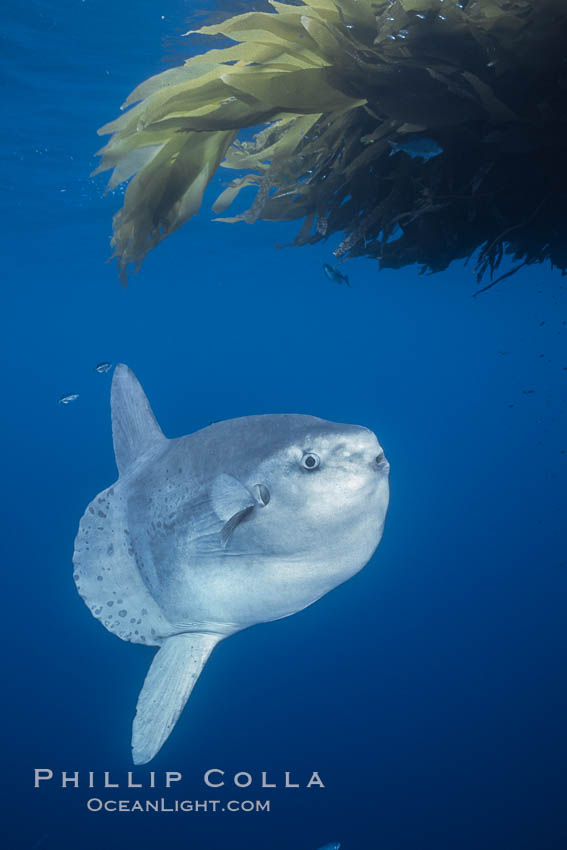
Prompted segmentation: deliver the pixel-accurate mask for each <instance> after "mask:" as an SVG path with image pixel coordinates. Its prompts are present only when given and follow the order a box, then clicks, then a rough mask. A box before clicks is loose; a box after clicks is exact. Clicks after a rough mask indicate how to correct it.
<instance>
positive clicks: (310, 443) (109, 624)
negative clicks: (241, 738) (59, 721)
mask: <svg viewBox="0 0 567 850" xmlns="http://www.w3.org/2000/svg"><path fill="white" fill-rule="evenodd" d="M111 407H112V436H113V441H114V451H115V455H116V464H117V466H118V473H119V476H118V481H117V482H116V484H113V485H112V487H109V488H108V489H106V490H103V492H102V493H100V494H99V495H98V496H97V497H96V498H95V499H94V500H93V501H92V502H91V504H90V505H89V506H88V508H87V510H86V511H85V514H84V516H83V518H82V519H81V522H80V525H79V532H78V534H77V538H76V540H75V552H74V556H73V562H74V566H75V571H74V578H75V581H76V584H77V589H78V591H79V593H80V595H81V596H82V597H83V599H84V601H85V602H86V604H87V605H88V607H89V608H90V610H91V612H92V614H93V615H94V616H95V617H96V618H97V619H98V620H100V621H101V622H102V624H103V625H104V626H105V627H106V628H107V629H108V630H109V631H111V632H112V633H113V634H115V635H118V637H120V638H122V639H123V640H126V641H132V642H133V643H143V644H150V645H153V646H158V647H159V650H158V652H157V653H156V655H155V656H154V659H153V661H152V664H151V667H150V669H149V671H148V674H147V676H146V680H145V682H144V685H143V687H142V690H141V693H140V696H139V698H138V705H137V709H136V716H135V718H134V723H133V729H132V753H133V759H134V763H135V764H145V763H146V762H148V761H150V760H151V759H152V758H153V757H154V756H155V755H156V753H157V752H158V751H159V750H160V748H161V746H162V745H163V743H164V741H165V740H166V739H167V737H168V736H169V734H170V732H171V731H172V729H173V727H174V726H175V723H176V722H177V720H178V718H179V715H180V714H181V711H182V709H183V707H184V705H185V703H186V702H187V699H188V698H189V695H190V693H191V691H192V689H193V686H194V685H195V682H196V681H197V678H198V676H199V674H200V673H201V670H202V669H203V667H204V665H205V663H206V661H207V659H208V657H209V655H210V654H211V651H212V650H213V648H214V647H215V646H216V644H217V643H219V641H221V640H223V638H226V637H228V636H229V635H232V634H234V633H235V632H238V631H240V630H241V629H245V628H247V627H248V626H253V625H254V624H255V623H264V622H268V621H270V620H278V619H280V618H281V617H289V616H290V614H294V613H295V612H296V611H301V610H302V609H303V608H306V607H307V606H308V605H311V604H312V603H313V602H315V601H316V600H317V599H319V598H320V597H321V596H323V595H324V594H325V593H328V591H329V590H332V589H333V588H334V587H336V586H337V585H339V584H341V583H342V582H343V581H346V579H348V578H350V577H351V576H353V575H354V574H355V573H357V572H358V571H359V570H360V569H362V567H364V565H365V564H366V563H367V562H368V561H369V560H370V558H371V556H372V554H373V552H374V550H375V549H376V547H377V545H378V543H379V541H380V538H381V536H382V530H383V527H384V520H385V515H386V510H387V506H388V471H389V464H388V462H387V461H386V459H385V457H384V452H383V451H382V449H381V448H380V445H379V443H378V440H377V439H376V437H375V436H374V434H373V433H372V431H369V430H368V429H367V428H362V427H359V426H357V425H338V424H336V423H335V422H327V421H325V420H324V419H317V418H316V417H314V416H300V415H295V414H278V415H265V416H246V417H243V418H241V419H231V420H228V421H226V422H217V423H214V424H212V425H210V426H209V427H208V428H204V429H203V430H201V431H197V432H196V433H195V434H190V435H188V436H186V437H179V438H177V439H172V440H169V439H166V438H165V437H164V435H163V434H162V432H161V430H160V427H159V425H158V424H157V422H156V420H155V418H154V415H153V413H152V410H151V408H150V405H149V402H148V400H147V398H146V396H145V395H144V391H143V390H142V387H141V386H140V384H139V383H138V381H137V380H136V378H135V376H134V374H133V373H132V372H131V371H130V369H128V367H127V366H124V365H118V366H117V367H116V369H115V372H114V378H113V381H112V390H111Z"/></svg>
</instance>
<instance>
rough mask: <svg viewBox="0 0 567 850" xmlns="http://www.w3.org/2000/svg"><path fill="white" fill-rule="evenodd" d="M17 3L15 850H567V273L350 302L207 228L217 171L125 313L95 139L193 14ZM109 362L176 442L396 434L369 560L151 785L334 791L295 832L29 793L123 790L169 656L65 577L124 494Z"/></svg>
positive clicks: (292, 267) (267, 252)
mask: <svg viewBox="0 0 567 850" xmlns="http://www.w3.org/2000/svg"><path fill="white" fill-rule="evenodd" d="M23 5H24V4H18V5H17V6H16V5H8V4H3V9H2V24H1V29H2V33H1V56H2V59H1V73H2V83H3V88H2V93H3V110H2V115H3V122H2V123H3V135H2V140H1V142H0V156H1V173H0V180H1V184H0V186H1V190H2V191H1V194H0V209H1V214H2V237H3V242H4V245H3V248H2V272H3V274H2V277H3V283H4V285H3V296H2V309H1V311H0V313H1V317H2V319H1V321H2V333H1V342H2V383H3V390H2V398H3V415H2V418H1V420H0V427H1V429H2V431H1V440H2V446H3V451H2V455H3V464H2V465H3V467H4V475H3V478H4V484H3V488H2V502H1V505H0V510H1V513H2V520H3V523H2V524H3V532H2V543H3V554H2V606H1V611H2V617H1V622H2V626H3V627H5V636H4V642H3V662H2V668H3V678H4V681H5V690H4V696H3V701H2V713H3V726H4V730H3V731H4V732H6V733H7V740H5V742H4V745H3V762H2V778H3V780H4V781H5V783H6V785H7V790H6V791H5V793H4V796H3V803H4V806H3V808H4V814H3V815H2V828H3V830H5V831H6V833H7V838H6V841H5V843H4V844H3V846H6V847H9V848H12V847H14V848H30V849H31V848H33V847H34V846H36V845H37V843H38V842H39V846H41V847H45V848H46V850H51V848H53V850H56V849H57V850H71V848H77V847H80V848H82V850H83V849H84V850H90V848H100V847H101V846H102V847H105V848H108V850H119V848H120V850H121V848H123V847H139V848H148V849H149V848H152V850H153V848H155V847H158V846H159V847H163V846H166V845H169V844H171V845H173V846H175V847H186V848H196V850H210V848H212V849H213V850H217V848H218V850H221V848H223V850H224V848H227V847H230V848H231V850H264V848H268V847H269V848H271V850H292V848H293V850H315V848H317V847H319V846H320V845H322V844H324V843H325V842H327V841H330V840H341V841H342V842H343V848H344V850H362V848H368V847H371V848H383V850H405V848H420V850H422V848H423V850H429V848H431V850H457V848H458V850H473V848H474V850H478V848H483V850H492V849H493V848H494V850H507V848H510V850H560V849H561V848H565V847H566V846H567V813H566V807H565V796H566V779H565V763H566V757H567V737H566V732H565V725H566V716H567V692H566V689H565V677H566V668H567V640H566V631H567V629H566V622H565V609H566V603H567V553H566V552H565V527H564V521H565V507H566V504H565V503H566V496H565V466H566V464H567V454H566V452H567V433H566V404H565V399H566V389H565V387H566V382H567V352H566V349H565V341H566V339H567V330H566V328H565V318H566V315H567V314H566V310H565V297H566V290H565V284H564V283H563V282H562V279H561V277H560V276H559V274H557V273H552V272H550V270H549V269H548V268H546V267H534V268H532V269H529V270H524V271H522V272H521V273H520V274H518V275H517V276H516V277H514V278H512V279H509V280H507V281H505V282H503V283H502V284H501V285H499V286H498V287H496V288H495V289H493V290H491V291H490V292H489V293H487V294H485V295H482V296H480V297H479V298H476V299H473V298H472V297H471V296H472V294H473V292H474V291H475V284H474V276H473V273H472V270H471V269H470V268H463V267H461V266H455V267H454V268H452V269H451V270H449V271H448V272H446V273H444V274H442V275H437V276H433V277H419V276H418V275H417V272H416V271H415V270H413V269H411V270H406V271H401V272H388V273H379V272H378V270H377V267H376V265H375V264H373V263H372V262H370V261H362V260H359V261H356V262H351V263H349V264H348V265H347V266H345V267H344V268H345V270H346V271H348V272H349V274H350V277H351V281H352V288H351V289H346V288H345V287H337V286H335V285H334V284H332V283H330V282H329V281H328V280H327V279H326V278H325V277H324V275H323V273H322V264H323V263H324V262H329V261H332V255H331V250H332V248H333V247H334V244H335V243H333V244H331V243H329V244H327V245H319V246H316V247H314V248H305V249H290V250H285V251H277V250H275V248H274V244H275V243H277V242H285V241H289V239H290V238H291V237H292V236H293V234H294V233H295V230H296V229H297V225H291V226H283V225H281V226H280V225H267V224H262V223H259V224H257V225H254V226H253V227H250V226H247V225H245V224H240V225H226V224H219V223H213V222H211V218H212V215H211V213H210V202H211V199H212V198H214V197H215V194H217V193H218V190H219V187H220V185H221V183H222V181H223V180H226V179H227V177H226V175H223V174H220V175H217V177H215V179H214V182H213V185H212V187H211V191H210V192H209V193H208V195H207V203H206V204H205V206H204V208H203V211H202V213H201V214H200V216H199V217H198V218H197V219H196V220H194V221H193V222H191V223H190V224H189V225H188V226H186V227H184V228H183V230H182V231H180V232H179V233H177V234H176V235H175V236H174V237H172V238H171V239H169V240H167V242H166V243H164V244H163V245H162V246H160V247H159V248H158V249H157V250H156V251H155V252H153V254H152V255H151V256H150V257H149V258H148V260H147V262H146V264H145V266H144V269H143V271H142V272H141V274H139V275H138V276H135V277H134V278H133V279H132V281H131V286H130V289H129V290H128V291H126V290H124V289H123V288H122V287H120V286H119V284H118V280H117V277H116V274H115V269H114V267H113V266H112V265H105V260H106V259H107V256H108V253H109V250H108V236H109V232H110V223H111V216H112V213H113V212H114V211H115V210H116V209H117V208H118V206H119V203H120V194H119V192H116V193H114V194H113V195H111V196H106V197H105V198H103V197H102V193H103V189H104V185H105V181H104V177H102V178H100V177H99V178H96V179H95V180H91V179H89V178H88V174H89V172H90V171H91V170H92V168H93V167H94V165H95V160H94V157H93V152H94V151H95V150H96V148H97V146H100V143H98V144H97V138H96V136H95V131H96V128H97V127H98V126H100V125H101V124H103V123H105V122H106V121H108V120H109V119H111V118H112V117H114V116H115V115H116V113H117V109H118V106H119V104H120V103H121V102H122V101H123V100H124V98H125V96H126V95H127V94H128V93H129V91H130V90H131V89H132V88H133V87H134V85H135V84H137V83H138V82H140V81H141V80H142V79H144V78H146V77H148V76H149V75H150V74H152V73H156V72H158V71H159V70H162V69H164V68H165V67H169V66H170V65H172V64H176V63H178V62H179V61H180V58H181V57H182V56H183V54H184V51H186V50H187V49H188V44H187V40H182V39H180V38H178V35H179V34H180V33H181V32H183V31H184V29H187V28H188V26H189V24H190V23H191V20H189V19H188V16H189V14H190V12H191V7H192V6H193V4H191V3H189V2H180V0H169V2H162V3H155V2H149V0H139V2H137V3H130V2H125V0H113V2H111V0H85V2H80V0H52V2H40V0H33V2H27V3H26V4H25V9H22V8H21V7H22V6H23ZM211 8H212V6H211ZM234 8H236V6H235V7H234ZM240 8H242V4H240ZM162 15H163V16H164V19H162ZM193 20H195V18H193ZM201 43H202V42H201ZM198 46H199V45H198ZM229 176H230V175H229ZM519 179H521V175H519ZM104 359H109V360H111V361H112V362H114V363H115V362H118V361H124V362H126V363H128V364H129V365H130V366H131V367H132V368H133V369H134V370H135V372H136V373H137V374H138V376H139V378H140V380H141V381H142V383H143V385H144V387H145V389H146V391H147V393H148V395H149V398H150V400H151V402H152V404H153V407H154V410H155V413H156V415H157V417H158V420H159V421H160V423H161V425H162V427H163V430H164V431H165V433H166V434H167V435H169V436H176V435H180V434H184V433H188V432H190V431H192V430H194V429H197V428H199V427H202V426H204V425H207V424H208V423H209V422H210V421H211V420H216V419H223V418H228V417H232V416H239V415H246V414H251V413H264V412H301V413H311V414H316V415H318V416H322V417H325V418H329V419H335V420H339V421H346V422H353V423H361V424H365V425H367V426H369V427H371V428H372V429H374V430H375V431H376V432H377V434H378V436H379V438H380V440H381V442H382V443H383V445H384V447H385V449H386V453H387V455H388V458H389V459H390V461H391V464H392V474H391V485H392V501H391V510H390V514H389V517H388V522H387V525H386V532H385V535H384V539H383V542H382V544H381V546H380V548H379V551H378V553H377V555H376V556H375V557H374V558H373V560H372V561H371V563H370V564H369V565H368V566H367V568H366V569H365V570H364V571H363V572H362V573H361V574H360V575H359V576H357V577H356V578H355V579H353V580H352V581H350V582H348V583H347V584H346V585H344V586H342V587H340V588H339V589H337V590H335V591H334V592H333V593H331V594H329V595H328V596H327V597H325V598H324V599H322V600H321V601H320V602H318V603H317V605H316V606H314V607H312V608H310V609H307V610H306V611H304V612H302V613H301V614H299V615H297V616H295V617H292V618H290V619H287V620H283V621H280V622H277V623H272V624H269V625H266V626H258V627H255V628H254V629H251V630H249V631H247V632H243V633H241V634H239V635H237V636H235V637H233V638H231V639H230V640H228V641H226V642H225V643H223V644H222V645H221V646H220V647H219V648H218V649H217V650H216V651H215V653H214V656H213V658H212V660H211V662H210V663H209V664H208V665H207V667H206V670H205V672H204V674H203V675H202V677H201V680H200V681H199V684H198V686H197V688H196V690H195V692H194V694H193V696H192V697H191V700H190V703H189V705H188V707H187V709H186V711H185V713H184V715H183V717H182V720H181V721H180V723H179V724H178V727H177V728H176V730H175V732H174V733H173V735H172V737H171V739H170V741H169V742H168V743H167V744H166V746H165V747H164V749H163V751H162V752H161V753H160V754H159V755H158V757H157V758H156V759H155V762H153V763H152V765H151V767H152V769H155V770H156V771H160V772H163V771H164V770H181V771H182V772H183V774H184V784H183V788H182V789H176V791H175V794H174V796H177V797H184V798H188V799H207V798H211V799H214V798H217V796H218V795H217V794H216V793H212V794H211V793H207V791H206V789H205V787H204V786H203V784H202V781H201V775H202V773H203V771H204V770H205V769H207V768H211V767H220V768H223V769H225V770H226V771H227V774H228V772H230V771H237V770H249V771H252V772H254V773H255V774H256V775H259V772H260V771H261V770H267V771H269V772H270V774H271V775H273V776H282V774H283V771H285V770H291V771H292V772H293V774H294V777H297V778H298V781H302V782H303V781H305V780H306V779H307V778H308V777H309V775H310V773H311V771H312V770H318V771H319V772H320V774H321V776H322V777H323V779H324V781H325V783H326V786H327V787H326V788H325V789H324V790H317V789H312V790H309V791H307V790H299V791H298V790H288V791H281V792H277V793H274V792H272V793H271V794H269V796H270V797H271V799H272V812H271V813H270V814H232V815H228V814H225V815H213V814H198V815H190V814H185V815H184V814H176V815H174V814H170V815H165V814H161V815H149V814H148V815H141V814H138V815H135V814H121V815H118V814H115V815H101V814H97V815H95V814H89V813H88V812H87V811H86V810H85V800H86V799H87V797H88V796H91V795H92V792H89V791H88V789H86V788H81V789H80V790H73V789H67V790H64V791H63V790H61V789H59V788H56V787H54V786H55V783H51V786H49V787H45V788H42V789H39V790H34V789H33V787H32V779H33V776H32V773H33V768H35V767H40V768H47V767H49V768H52V769H53V770H67V771H73V770H81V771H87V770H95V771H103V770H111V771H113V774H115V775H119V776H120V777H122V778H123V777H124V776H125V772H126V771H127V770H129V769H131V766H130V763H129V737H130V724H131V720H132V716H133V711H134V706H135V701H136V696H137V692H138V690H139V687H140V685H141V683H142V681H143V677H144V675H145V672H146V670H147V667H148V664H149V661H150V657H151V651H150V650H149V649H144V648H142V647H139V646H134V645H130V644H126V643H122V642H121V641H119V640H118V639H117V638H115V637H113V636H112V635H111V634H109V633H107V632H106V631H105V630H104V629H103V628H101V626H100V625H99V624H98V623H97V622H96V621H95V620H94V619H93V618H92V617H91V616H90V614H89V613H88V611H87V609H86V608H85V606H84V605H83V603H82V602H81V600H80V599H79V597H78V595H77V593H76V591H75V588H74V584H73V581H72V577H71V576H72V566H71V556H72V551H73V539H74V536H75V533H76V529H77V525H78V521H79V518H80V516H81V514H82V511H83V510H84V507H85V506H86V504H87V503H88V502H89V501H90V499H91V498H92V497H93V496H94V495H95V494H96V493H97V492H98V491H100V490H101V489H103V488H104V487H106V486H107V485H109V484H110V483H111V482H112V481H113V480H114V479H115V476H116V471H115V467H114V461H113V456H112V448H111V435H110V421H109V398H108V395H109V384H110V375H98V374H95V373H94V372H93V366H94V365H95V363H97V362H98V361H99V360H104ZM70 392H79V393H80V398H79V400H78V401H77V402H76V403H74V404H72V405H69V406H67V407H63V406H59V405H57V404H56V401H57V398H58V397H59V396H60V395H62V394H64V393H70ZM148 771H149V767H148V768H141V769H139V770H138V771H136V775H137V776H145V775H146V774H147V773H148ZM97 793H99V795H100V796H104V792H97ZM110 795H111V792H108V796H110ZM158 795H161V792H159V794H158ZM112 796H119V797H120V798H128V797H130V798H132V796H133V794H132V793H129V792H128V791H127V790H125V789H123V790H122V791H121V792H120V793H119V794H116V793H114V794H113V795H112ZM138 796H141V797H142V798H144V797H145V796H147V795H146V793H145V792H142V793H141V794H140V793H139V794H138ZM149 796H152V794H151V793H149ZM154 796H155V795H154ZM266 796H268V795H267V794H266V793H265V792H262V791H261V789H259V788H258V787H257V786H256V787H255V788H254V790H253V791H252V792H250V793H248V792H234V791H231V790H230V789H228V790H227V792H226V795H225V796H224V799H225V800H226V799H230V798H231V797H233V798H239V797H240V798H251V799H264V798H265V797H266Z"/></svg>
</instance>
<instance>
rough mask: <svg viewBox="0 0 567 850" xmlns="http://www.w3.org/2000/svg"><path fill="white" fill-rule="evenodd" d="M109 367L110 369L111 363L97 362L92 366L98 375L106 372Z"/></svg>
mask: <svg viewBox="0 0 567 850" xmlns="http://www.w3.org/2000/svg"><path fill="white" fill-rule="evenodd" d="M109 369H112V363H107V362H104V363H97V364H96V366H95V367H94V370H95V372H98V373H99V375H104V373H105V372H108V370H109Z"/></svg>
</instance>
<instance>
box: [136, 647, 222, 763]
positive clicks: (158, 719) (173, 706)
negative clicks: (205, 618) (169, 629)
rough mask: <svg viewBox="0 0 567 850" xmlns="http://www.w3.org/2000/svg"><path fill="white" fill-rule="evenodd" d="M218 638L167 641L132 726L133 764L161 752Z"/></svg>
mask: <svg viewBox="0 0 567 850" xmlns="http://www.w3.org/2000/svg"><path fill="white" fill-rule="evenodd" d="M219 640H221V637H220V636H219V635H213V634H193V633H186V634H180V635H174V636H173V637H170V638H167V640H166V641H165V643H164V644H163V646H162V647H161V649H160V650H159V651H158V652H157V654H156V655H155V657H154V660H153V661H152V664H151V666H150V669H149V670H148V674H147V676H146V679H145V681H144V685H143V687H142V690H141V691H140V696H139V697H138V705H137V707H136V716H135V717H134V723H133V725H132V758H133V760H134V764H146V763H147V762H149V761H151V760H152V759H153V757H154V756H155V755H156V754H157V753H158V752H159V751H160V749H161V748H162V746H163V744H164V743H165V741H166V740H167V738H168V737H169V735H170V733H171V732H172V730H173V728H174V726H175V724H176V723H177V721H178V719H179V715H180V714H181V712H182V711H183V707H184V706H185V703H186V702H187V700H188V699H189V696H190V694H191V691H192V690H193V687H194V685H195V682H196V681H197V679H198V678H199V675H200V674H201V670H202V669H203V667H204V666H205V664H206V663H207V660H208V658H209V655H210V654H211V652H212V651H213V649H214V647H215V646H216V644H217V643H218V642H219Z"/></svg>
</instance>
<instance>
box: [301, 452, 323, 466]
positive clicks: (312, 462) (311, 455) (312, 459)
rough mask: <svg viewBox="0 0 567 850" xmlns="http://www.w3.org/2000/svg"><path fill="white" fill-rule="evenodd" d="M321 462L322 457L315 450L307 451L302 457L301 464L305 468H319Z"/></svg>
mask: <svg viewBox="0 0 567 850" xmlns="http://www.w3.org/2000/svg"><path fill="white" fill-rule="evenodd" d="M320 463H321V458H320V457H319V455H316V454H315V452H305V454H304V455H303V457H302V458H301V465H302V467H303V468H304V469H309V470H312V469H317V467H318V466H319V464H320Z"/></svg>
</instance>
